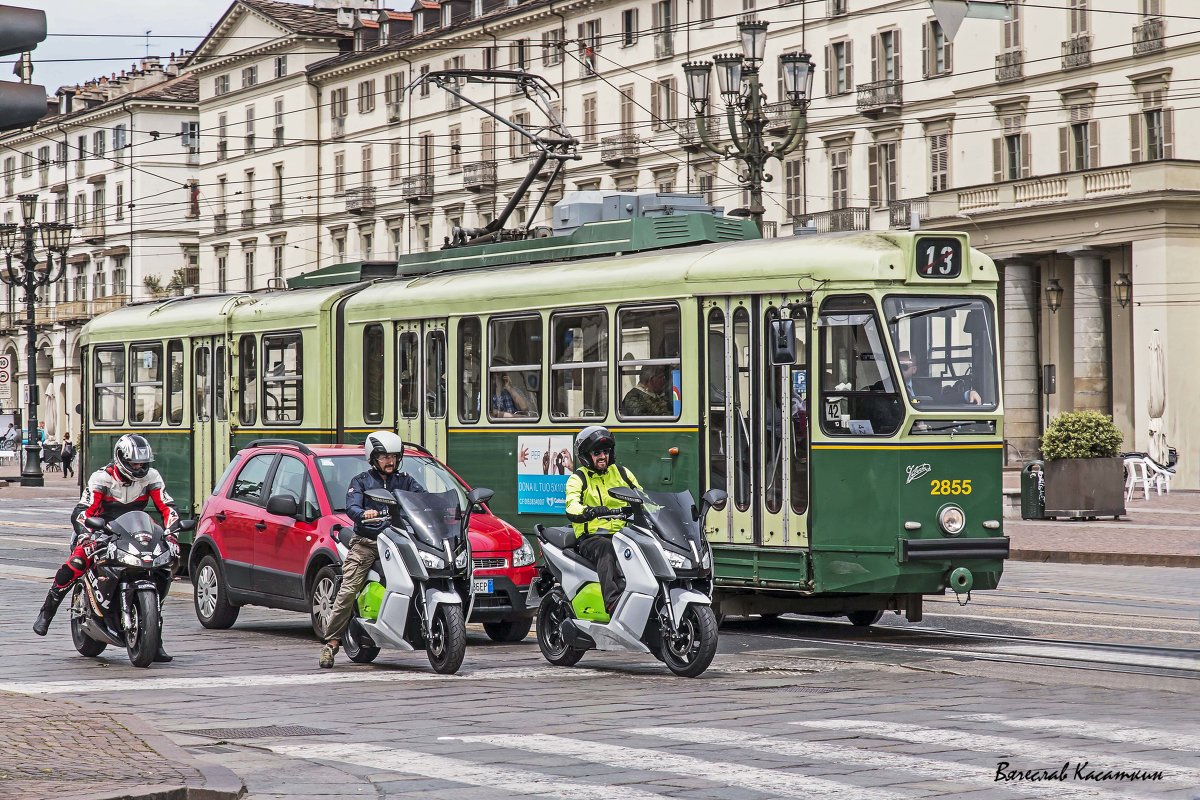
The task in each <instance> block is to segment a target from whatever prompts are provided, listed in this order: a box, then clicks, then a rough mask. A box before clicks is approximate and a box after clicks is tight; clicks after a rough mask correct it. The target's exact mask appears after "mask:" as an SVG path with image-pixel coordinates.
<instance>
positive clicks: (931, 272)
mask: <svg viewBox="0 0 1200 800" xmlns="http://www.w3.org/2000/svg"><path fill="white" fill-rule="evenodd" d="M916 251H917V252H916V260H917V274H918V275H920V276H921V277H922V278H933V279H935V280H948V279H950V278H957V277H958V276H959V275H961V274H962V267H963V246H962V242H961V241H960V240H958V239H955V238H953V237H951V236H922V237H919V238H918V239H917V241H916Z"/></svg>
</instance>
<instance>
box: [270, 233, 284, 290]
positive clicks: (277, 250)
mask: <svg viewBox="0 0 1200 800" xmlns="http://www.w3.org/2000/svg"><path fill="white" fill-rule="evenodd" d="M283 248H284V243H283V237H282V236H272V237H271V276H272V277H274V278H276V279H277V280H283Z"/></svg>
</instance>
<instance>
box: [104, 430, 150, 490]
mask: <svg viewBox="0 0 1200 800" xmlns="http://www.w3.org/2000/svg"><path fill="white" fill-rule="evenodd" d="M153 461H154V451H153V450H152V449H150V443H149V442H148V441H146V437H145V436H140V435H138V434H136V433H127V434H125V435H124V436H122V437H121V438H120V439H117V443H116V445H114V446H113V463H114V464H116V465H117V472H120V473H121V475H122V476H124V477H125V479H126V480H129V481H134V480H137V479H139V478H144V477H146V475H147V474H148V473H149V472H150V464H151V463H152V462H153Z"/></svg>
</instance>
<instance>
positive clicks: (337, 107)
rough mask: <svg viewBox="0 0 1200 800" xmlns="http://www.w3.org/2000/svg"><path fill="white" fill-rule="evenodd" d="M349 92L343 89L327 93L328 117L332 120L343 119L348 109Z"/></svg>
mask: <svg viewBox="0 0 1200 800" xmlns="http://www.w3.org/2000/svg"><path fill="white" fill-rule="evenodd" d="M349 105H350V99H349V92H348V91H347V90H346V88H345V87H342V88H341V89H334V90H333V91H332V92H330V93H329V116H330V117H332V118H334V119H344V118H345V117H346V114H347V111H348V109H349Z"/></svg>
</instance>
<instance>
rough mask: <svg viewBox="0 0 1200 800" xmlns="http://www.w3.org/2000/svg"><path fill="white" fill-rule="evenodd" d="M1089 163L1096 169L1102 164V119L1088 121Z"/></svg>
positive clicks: (1089, 165) (1091, 167)
mask: <svg viewBox="0 0 1200 800" xmlns="http://www.w3.org/2000/svg"><path fill="white" fill-rule="evenodd" d="M1087 165H1088V168H1089V169H1095V168H1096V167H1098V166H1100V121H1099V120H1092V121H1091V122H1089V123H1088V157H1087Z"/></svg>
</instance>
